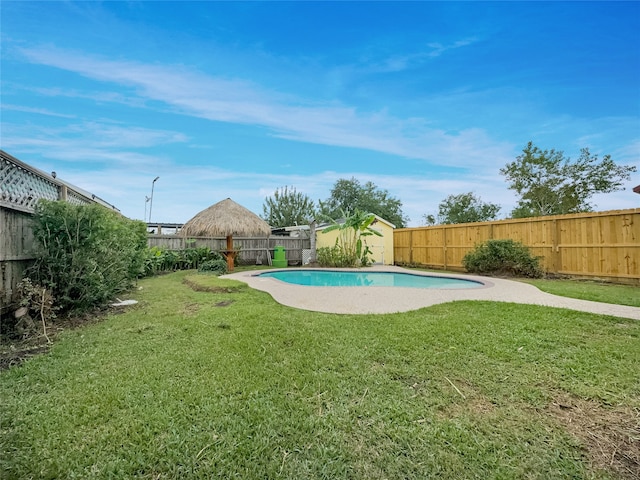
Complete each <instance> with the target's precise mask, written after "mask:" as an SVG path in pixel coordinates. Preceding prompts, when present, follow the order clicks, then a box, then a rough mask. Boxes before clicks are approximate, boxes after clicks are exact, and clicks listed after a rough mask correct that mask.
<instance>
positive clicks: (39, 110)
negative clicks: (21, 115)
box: [2, 103, 76, 118]
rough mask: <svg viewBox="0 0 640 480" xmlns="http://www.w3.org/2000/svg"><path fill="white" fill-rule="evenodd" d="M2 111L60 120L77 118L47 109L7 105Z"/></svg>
mask: <svg viewBox="0 0 640 480" xmlns="http://www.w3.org/2000/svg"><path fill="white" fill-rule="evenodd" d="M2 110H13V111H16V112H25V113H37V114H39V115H45V116H49V117H58V118H75V117H76V116H75V115H68V114H65V113H58V112H53V111H51V110H47V109H46V108H34V107H26V106H23V105H11V104H7V103H3V104H2Z"/></svg>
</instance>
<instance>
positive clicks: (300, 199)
mask: <svg viewBox="0 0 640 480" xmlns="http://www.w3.org/2000/svg"><path fill="white" fill-rule="evenodd" d="M262 212H263V214H262V218H263V219H264V220H265V221H266V222H267V223H268V224H269V225H271V226H272V227H288V226H291V225H308V224H309V223H311V221H312V220H313V219H314V217H315V215H316V208H315V204H314V203H313V200H311V199H310V198H309V197H308V196H307V195H304V194H303V193H300V192H298V191H297V190H296V189H295V188H294V187H291V189H289V187H281V188H279V189H276V191H275V192H274V194H273V196H272V197H267V198H265V200H264V203H263V205H262Z"/></svg>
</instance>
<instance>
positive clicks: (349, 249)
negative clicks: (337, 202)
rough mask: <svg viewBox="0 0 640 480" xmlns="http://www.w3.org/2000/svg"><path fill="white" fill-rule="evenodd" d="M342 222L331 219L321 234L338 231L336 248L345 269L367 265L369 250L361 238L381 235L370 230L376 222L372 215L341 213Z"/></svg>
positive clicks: (359, 212)
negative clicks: (338, 250)
mask: <svg viewBox="0 0 640 480" xmlns="http://www.w3.org/2000/svg"><path fill="white" fill-rule="evenodd" d="M342 213H343V216H344V221H336V220H333V219H331V223H332V224H331V225H329V226H328V227H326V228H325V229H323V230H322V232H323V233H326V232H331V231H334V230H338V232H339V233H338V238H337V239H336V247H337V248H338V249H340V253H341V255H340V256H341V258H343V259H344V263H345V265H343V266H345V267H358V266H365V265H368V264H369V263H370V262H371V260H370V258H369V255H370V254H371V250H370V249H369V247H368V246H367V244H366V240H364V241H363V237H367V236H370V235H377V236H378V237H381V236H382V234H381V233H380V232H379V231H377V230H375V229H373V228H371V225H372V224H373V222H375V220H376V216H375V215H374V214H373V213H366V212H363V211H361V210H358V209H356V210H355V211H354V212H353V213H351V214H346V213H345V212H344V211H342Z"/></svg>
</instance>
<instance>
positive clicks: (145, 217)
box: [142, 195, 151, 223]
mask: <svg viewBox="0 0 640 480" xmlns="http://www.w3.org/2000/svg"><path fill="white" fill-rule="evenodd" d="M149 200H151V197H147V196H146V195H145V196H144V217H142V218H144V221H145V223H146V221H147V203H149Z"/></svg>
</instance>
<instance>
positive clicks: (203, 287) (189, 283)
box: [182, 278, 241, 293]
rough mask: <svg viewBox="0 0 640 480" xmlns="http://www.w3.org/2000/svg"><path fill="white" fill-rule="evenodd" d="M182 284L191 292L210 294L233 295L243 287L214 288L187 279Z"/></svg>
mask: <svg viewBox="0 0 640 480" xmlns="http://www.w3.org/2000/svg"><path fill="white" fill-rule="evenodd" d="M182 283H184V284H185V285H187V286H188V287H189V288H190V289H191V290H193V291H195V292H209V293H233V292H237V291H239V290H240V288H241V287H212V286H207V285H200V284H199V283H197V282H194V281H193V280H190V279H188V278H185V279H184V280H182Z"/></svg>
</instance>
